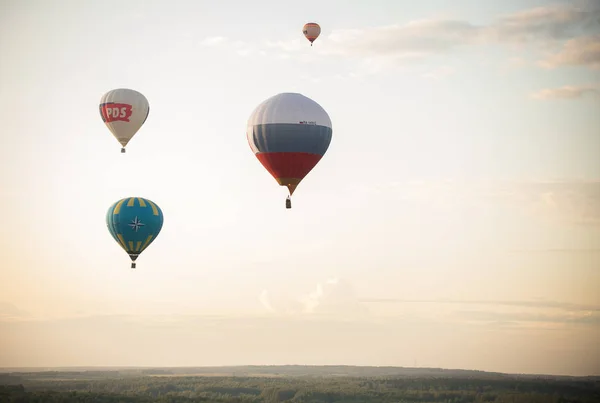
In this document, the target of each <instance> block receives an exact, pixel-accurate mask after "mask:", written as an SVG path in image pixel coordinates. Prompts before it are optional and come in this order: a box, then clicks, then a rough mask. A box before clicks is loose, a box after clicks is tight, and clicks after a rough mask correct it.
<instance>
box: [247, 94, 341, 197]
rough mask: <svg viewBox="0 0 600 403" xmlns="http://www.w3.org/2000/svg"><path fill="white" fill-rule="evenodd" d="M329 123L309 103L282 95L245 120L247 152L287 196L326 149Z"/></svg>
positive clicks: (317, 107)
mask: <svg viewBox="0 0 600 403" xmlns="http://www.w3.org/2000/svg"><path fill="white" fill-rule="evenodd" d="M332 132H333V131H332V126H331V119H330V118H329V115H328V114H327V112H325V110H324V109H323V108H322V107H321V105H319V104H318V103H316V102H315V101H313V100H312V99H310V98H308V97H306V96H304V95H302V94H296V93H282V94H278V95H275V96H272V97H271V98H269V99H267V100H265V101H264V102H262V103H261V104H260V105H258V106H257V107H256V109H255V110H254V112H252V115H251V116H250V118H249V120H248V125H247V128H246V137H247V139H248V143H249V144H250V148H251V149H252V151H253V152H254V154H255V155H256V157H257V158H258V160H259V161H260V162H261V164H262V165H263V166H264V167H265V168H266V169H267V171H269V173H270V174H271V175H272V176H273V177H274V178H275V180H276V181H277V182H278V183H279V184H280V185H281V186H287V187H288V189H289V191H290V195H291V194H292V193H294V190H295V189H296V186H298V184H299V183H300V181H302V179H304V177H305V176H306V175H307V174H308V173H309V172H310V171H311V170H312V169H313V168H314V167H315V165H317V163H318V162H319V161H320V160H321V158H322V157H323V155H325V152H326V151H327V149H328V148H329V144H330V143H331V136H332Z"/></svg>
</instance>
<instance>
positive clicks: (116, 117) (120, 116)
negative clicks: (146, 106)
mask: <svg viewBox="0 0 600 403" xmlns="http://www.w3.org/2000/svg"><path fill="white" fill-rule="evenodd" d="M131 108H132V107H131V105H129V104H116V103H114V102H108V103H105V104H101V105H100V115H102V120H104V121H105V122H129V118H130V117H131V114H132V113H133V112H132V110H131Z"/></svg>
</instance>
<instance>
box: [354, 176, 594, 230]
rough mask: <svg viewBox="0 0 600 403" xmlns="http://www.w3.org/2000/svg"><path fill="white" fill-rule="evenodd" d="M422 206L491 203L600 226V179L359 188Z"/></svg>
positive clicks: (459, 206)
mask: <svg viewBox="0 0 600 403" xmlns="http://www.w3.org/2000/svg"><path fill="white" fill-rule="evenodd" d="M357 190H359V191H362V192H368V193H370V194H380V193H385V194H386V197H394V198H395V199H397V200H401V201H402V202H404V203H414V204H416V205H418V206H419V207H421V208H428V209H429V208H440V209H444V210H451V209H465V208H467V209H470V210H471V211H474V212H475V211H477V210H479V209H483V210H487V207H489V206H490V205H495V206H497V207H505V208H508V209H509V210H511V211H514V212H518V213H522V214H525V215H529V216H531V217H536V218H538V219H542V220H548V221H554V222H562V223H565V224H571V225H573V224H576V225H593V226H600V179H598V180H590V181H584V180H581V181H579V180H556V181H523V182H516V181H449V180H448V181H443V180H439V181H433V180H431V181H411V182H392V183H386V184H380V185H376V186H373V187H369V188H358V189H357Z"/></svg>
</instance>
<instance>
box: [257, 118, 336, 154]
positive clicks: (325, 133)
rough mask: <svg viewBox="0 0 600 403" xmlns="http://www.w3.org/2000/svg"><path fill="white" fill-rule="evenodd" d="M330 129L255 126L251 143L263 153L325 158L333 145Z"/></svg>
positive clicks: (313, 126) (301, 125) (307, 126)
mask: <svg viewBox="0 0 600 403" xmlns="http://www.w3.org/2000/svg"><path fill="white" fill-rule="evenodd" d="M331 135H332V130H331V128H330V127H326V126H318V125H305V124H295V123H294V124H292V123H269V124H263V125H255V126H253V133H252V137H251V138H250V141H252V142H253V144H254V146H255V147H256V148H257V149H258V152H261V153H284V152H296V153H310V154H318V155H320V156H323V155H324V154H325V152H326V151H327V149H328V148H329V144H330V143H331Z"/></svg>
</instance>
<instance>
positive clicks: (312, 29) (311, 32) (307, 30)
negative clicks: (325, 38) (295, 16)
mask: <svg viewBox="0 0 600 403" xmlns="http://www.w3.org/2000/svg"><path fill="white" fill-rule="evenodd" d="M302 33H303V34H304V36H305V37H306V39H308V40H309V41H310V46H312V44H313V42H314V41H315V39H317V38H318V37H319V35H320V34H321V27H320V26H319V24H317V23H316V22H308V23H306V24H304V27H303V28H302Z"/></svg>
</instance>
